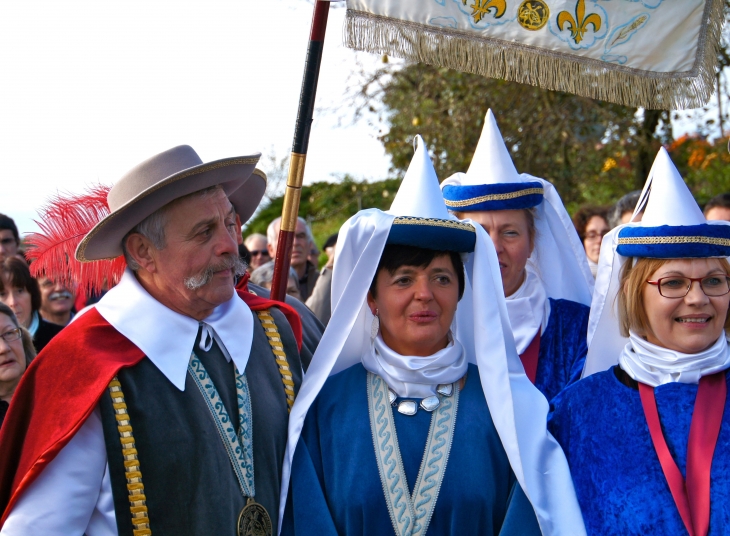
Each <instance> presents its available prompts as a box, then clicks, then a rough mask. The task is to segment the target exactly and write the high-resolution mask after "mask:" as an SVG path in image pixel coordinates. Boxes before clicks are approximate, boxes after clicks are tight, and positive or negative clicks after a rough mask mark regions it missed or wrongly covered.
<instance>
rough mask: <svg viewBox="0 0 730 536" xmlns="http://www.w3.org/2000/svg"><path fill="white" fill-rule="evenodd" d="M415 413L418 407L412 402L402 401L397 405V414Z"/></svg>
mask: <svg viewBox="0 0 730 536" xmlns="http://www.w3.org/2000/svg"><path fill="white" fill-rule="evenodd" d="M417 411H418V406H417V405H416V402H415V401H414V400H402V401H401V403H400V404H398V413H402V414H403V415H415V414H416V412H417Z"/></svg>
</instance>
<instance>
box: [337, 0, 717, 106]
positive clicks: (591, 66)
mask: <svg viewBox="0 0 730 536" xmlns="http://www.w3.org/2000/svg"><path fill="white" fill-rule="evenodd" d="M723 20H724V17H723V0H600V1H599V0H347V18H346V22H345V42H346V44H347V46H348V47H350V48H353V49H356V50H364V51H369V52H374V53H377V54H389V55H392V56H395V57H400V58H405V59H408V60H413V61H418V62H423V63H429V64H432V65H437V66H442V67H448V68H451V69H457V70H460V71H466V72H471V73H476V74H479V75H483V76H488V77H492V78H502V79H505V80H512V81H515V82H521V83H524V84H532V85H535V86H539V87H542V88H545V89H551V90H556V91H567V92H570V93H574V94H577V95H581V96H584V97H590V98H594V99H601V100H605V101H610V102H616V103H619V104H624V105H626V106H636V107H644V108H650V109H682V108H696V107H699V106H702V105H704V104H705V103H706V102H707V101H708V100H709V98H710V97H711V96H712V93H713V90H714V83H715V69H716V67H717V61H718V60H717V50H718V46H719V41H720V33H721V30H722V23H723Z"/></svg>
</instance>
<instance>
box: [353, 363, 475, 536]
mask: <svg viewBox="0 0 730 536" xmlns="http://www.w3.org/2000/svg"><path fill="white" fill-rule="evenodd" d="M453 385H454V389H453V394H452V395H451V396H448V397H447V396H439V398H440V399H441V405H440V406H439V408H438V409H437V410H436V411H434V412H433V413H432V414H431V425H430V428H429V431H428V440H427V442H426V450H425V452H424V454H423V459H422V460H421V467H420V469H419V471H418V479H417V480H416V485H415V487H414V488H413V495H412V496H411V494H410V492H409V488H408V482H407V481H406V473H405V470H404V468H403V461H402V458H401V453H400V447H399V445H398V435H397V433H396V429H395V423H394V421H393V410H392V409H391V406H390V399H389V397H388V386H387V385H386V384H385V382H384V381H383V379H382V378H380V377H379V376H377V375H375V374H373V373H372V372H368V376H367V389H368V409H369V414H370V430H371V432H372V436H373V446H374V447H375V458H376V460H377V463H378V471H379V473H380V482H381V484H382V486H383V492H384V493H385V502H386V504H387V505H388V512H389V514H390V520H391V522H392V523H393V529H394V530H395V533H396V536H423V535H425V534H426V532H427V531H428V525H429V523H430V521H431V516H432V515H433V511H434V507H435V506H436V500H437V499H438V495H439V491H440V490H441V483H442V482H443V478H444V474H445V473H446V464H447V463H448V460H449V454H450V452H451V444H452V442H453V439H454V428H455V426H456V410H457V408H458V405H459V391H460V389H461V383H460V382H457V383H454V384H453Z"/></svg>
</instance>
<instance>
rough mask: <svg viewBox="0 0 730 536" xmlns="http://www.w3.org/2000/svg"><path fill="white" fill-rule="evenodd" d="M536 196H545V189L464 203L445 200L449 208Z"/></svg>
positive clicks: (476, 198) (525, 190)
mask: <svg viewBox="0 0 730 536" xmlns="http://www.w3.org/2000/svg"><path fill="white" fill-rule="evenodd" d="M534 194H541V195H544V194H545V189H544V188H542V187H541V188H526V189H524V190H520V191H518V192H508V193H506V194H490V195H480V196H479V197H472V198H471V199H464V200H463V201H450V200H449V199H445V200H444V201H445V202H446V206H447V207H450V208H451V207H467V206H470V205H476V204H478V203H484V202H485V201H507V200H509V199H516V198H518V197H523V196H526V195H534Z"/></svg>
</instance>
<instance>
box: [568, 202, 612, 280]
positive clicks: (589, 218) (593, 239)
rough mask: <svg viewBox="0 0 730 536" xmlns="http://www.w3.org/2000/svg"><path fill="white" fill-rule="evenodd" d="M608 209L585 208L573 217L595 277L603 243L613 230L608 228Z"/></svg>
mask: <svg viewBox="0 0 730 536" xmlns="http://www.w3.org/2000/svg"><path fill="white" fill-rule="evenodd" d="M607 214H608V209H607V208H606V207H594V206H590V205H587V206H584V207H581V208H579V209H578V211H577V212H576V213H575V214H574V215H573V225H575V230H576V232H577V233H578V237H580V241H581V242H582V243H583V247H584V248H585V250H586V260H587V261H588V267H589V268H590V269H591V273H592V274H593V277H596V272H597V271H598V257H599V255H600V253H601V241H602V240H603V237H604V236H605V235H606V233H608V231H610V230H611V228H610V227H609V226H608V216H607Z"/></svg>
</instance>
